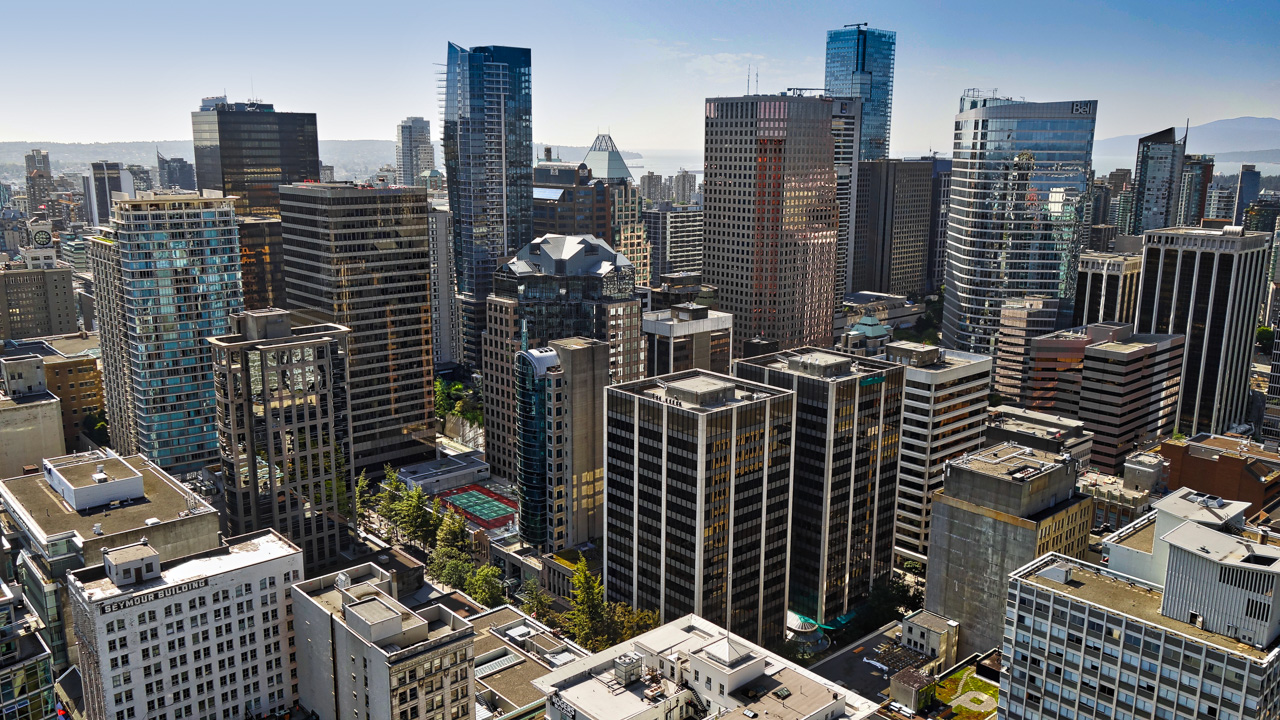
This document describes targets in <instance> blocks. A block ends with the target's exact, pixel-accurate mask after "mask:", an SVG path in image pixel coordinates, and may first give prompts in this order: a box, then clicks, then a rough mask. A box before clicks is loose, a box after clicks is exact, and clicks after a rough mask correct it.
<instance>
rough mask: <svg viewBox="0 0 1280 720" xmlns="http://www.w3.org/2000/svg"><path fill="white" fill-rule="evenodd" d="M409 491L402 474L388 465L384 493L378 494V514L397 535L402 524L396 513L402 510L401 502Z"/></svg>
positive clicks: (383, 487) (383, 485) (383, 484)
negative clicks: (401, 476) (401, 477)
mask: <svg viewBox="0 0 1280 720" xmlns="http://www.w3.org/2000/svg"><path fill="white" fill-rule="evenodd" d="M407 490H408V488H407V487H405V484H404V481H403V480H401V479H400V474H399V473H397V472H396V471H395V470H394V469H393V468H392V467H391V466H390V465H387V466H386V479H385V480H383V481H382V492H380V493H378V514H379V515H381V516H382V519H383V520H384V521H386V523H387V527H388V528H389V529H391V530H392V531H394V532H397V533H398V532H399V529H400V527H399V526H400V523H399V522H398V518H397V517H396V513H397V511H398V510H399V509H400V501H401V500H402V499H403V498H404V495H405V492H406V491H407Z"/></svg>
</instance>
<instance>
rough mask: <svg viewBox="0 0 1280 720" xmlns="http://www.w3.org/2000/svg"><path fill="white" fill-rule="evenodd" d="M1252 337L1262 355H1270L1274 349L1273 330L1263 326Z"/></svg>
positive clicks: (1274, 335)
mask: <svg viewBox="0 0 1280 720" xmlns="http://www.w3.org/2000/svg"><path fill="white" fill-rule="evenodd" d="M1253 337H1254V340H1256V341H1257V343H1258V348H1259V349H1260V350H1262V354H1263V355H1270V354H1271V350H1272V349H1273V348H1274V347H1275V341H1276V333H1275V330H1272V329H1271V328H1269V327H1267V326H1265V325H1264V326H1262V327H1260V328H1258V332H1256V333H1254V335H1253Z"/></svg>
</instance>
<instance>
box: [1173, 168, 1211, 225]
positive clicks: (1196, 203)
mask: <svg viewBox="0 0 1280 720" xmlns="http://www.w3.org/2000/svg"><path fill="white" fill-rule="evenodd" d="M1212 184H1213V156H1212V155H1187V156H1186V157H1185V159H1184V160H1183V161H1182V196H1181V198H1180V199H1179V200H1178V222H1177V223H1170V224H1171V225H1173V224H1177V225H1185V226H1190V227H1199V225H1200V220H1201V219H1203V218H1206V217H1208V215H1205V214H1204V213H1205V203H1206V201H1207V200H1208V197H1209V186H1210V185H1212Z"/></svg>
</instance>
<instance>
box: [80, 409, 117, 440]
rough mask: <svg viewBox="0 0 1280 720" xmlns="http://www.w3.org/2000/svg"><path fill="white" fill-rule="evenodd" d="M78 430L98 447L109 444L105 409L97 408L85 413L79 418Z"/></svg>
mask: <svg viewBox="0 0 1280 720" xmlns="http://www.w3.org/2000/svg"><path fill="white" fill-rule="evenodd" d="M80 432H82V433H84V435H85V437H87V438H89V440H91V441H93V444H95V445H97V446H99V447H103V446H105V445H109V444H110V443H111V437H110V434H109V432H108V425H107V411H106V410H98V411H97V412H91V413H87V414H86V415H85V416H84V418H83V419H81V420H80Z"/></svg>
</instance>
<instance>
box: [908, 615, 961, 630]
mask: <svg viewBox="0 0 1280 720" xmlns="http://www.w3.org/2000/svg"><path fill="white" fill-rule="evenodd" d="M903 620H905V621H907V622H910V623H913V624H915V625H919V626H920V627H922V628H926V629H928V630H932V631H934V632H936V633H944V632H947V631H948V630H951V629H952V627H953V626H954V624H955V621H954V620H948V619H946V618H944V617H942V616H941V615H939V614H937V613H932V612H929V611H928V610H916V611H915V612H913V613H911V614H910V615H907V616H906V617H904V618H903Z"/></svg>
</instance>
